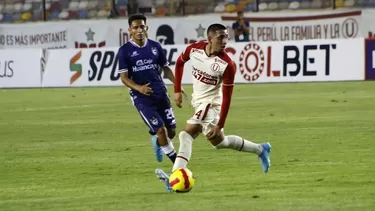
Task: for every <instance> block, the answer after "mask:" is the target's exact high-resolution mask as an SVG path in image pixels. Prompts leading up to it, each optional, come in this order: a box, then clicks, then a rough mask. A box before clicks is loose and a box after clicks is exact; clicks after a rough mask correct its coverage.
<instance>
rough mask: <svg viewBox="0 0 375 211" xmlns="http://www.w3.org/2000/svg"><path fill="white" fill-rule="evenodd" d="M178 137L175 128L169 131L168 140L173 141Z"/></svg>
mask: <svg viewBox="0 0 375 211" xmlns="http://www.w3.org/2000/svg"><path fill="white" fill-rule="evenodd" d="M175 136H176V130H175V129H174V128H169V129H168V138H169V139H173V138H174V137H175Z"/></svg>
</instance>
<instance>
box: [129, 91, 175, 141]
mask: <svg viewBox="0 0 375 211" xmlns="http://www.w3.org/2000/svg"><path fill="white" fill-rule="evenodd" d="M133 102H134V106H135V107H136V108H137V110H138V112H139V114H140V115H141V117H142V119H143V121H144V122H145V124H146V125H147V127H148V128H149V133H150V134H151V135H155V134H156V132H157V130H158V129H159V128H161V127H164V126H165V127H166V128H176V118H175V116H174V113H173V109H172V106H171V102H170V100H169V97H168V96H166V97H165V98H162V99H152V98H150V97H147V96H141V97H139V96H134V97H133Z"/></svg>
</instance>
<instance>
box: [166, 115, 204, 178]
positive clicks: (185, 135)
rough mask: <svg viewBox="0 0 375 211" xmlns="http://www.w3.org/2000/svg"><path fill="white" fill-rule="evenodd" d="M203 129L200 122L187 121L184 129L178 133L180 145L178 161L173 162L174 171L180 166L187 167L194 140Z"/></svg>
mask: <svg viewBox="0 0 375 211" xmlns="http://www.w3.org/2000/svg"><path fill="white" fill-rule="evenodd" d="M201 131H202V126H201V125H200V124H192V122H190V124H189V123H187V124H186V125H185V128H184V130H183V131H181V132H180V133H179V134H178V138H179V140H180V147H179V149H178V153H177V157H176V161H175V162H174V164H173V168H172V172H174V171H175V170H176V169H179V168H186V167H187V164H188V163H189V160H190V158H191V152H192V148H193V140H194V139H196V138H197V137H198V136H199V134H200V133H201Z"/></svg>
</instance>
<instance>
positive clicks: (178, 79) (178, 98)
mask: <svg viewBox="0 0 375 211" xmlns="http://www.w3.org/2000/svg"><path fill="white" fill-rule="evenodd" d="M193 45H194V44H192V45H189V46H188V47H186V49H185V50H184V52H182V54H181V55H180V56H179V57H178V59H177V61H176V65H175V76H174V77H175V82H174V93H175V99H174V100H175V103H176V105H177V106H178V107H179V108H181V107H182V106H181V103H182V92H183V89H182V86H181V83H182V76H183V73H184V65H185V63H186V62H187V61H189V60H190V51H191V49H192V48H193Z"/></svg>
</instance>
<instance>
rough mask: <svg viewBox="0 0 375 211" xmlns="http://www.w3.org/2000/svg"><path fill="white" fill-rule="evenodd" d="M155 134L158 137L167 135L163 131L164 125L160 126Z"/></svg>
mask: <svg viewBox="0 0 375 211" xmlns="http://www.w3.org/2000/svg"><path fill="white" fill-rule="evenodd" d="M156 134H157V136H158V137H166V136H167V133H166V132H165V128H164V127H160V128H159V129H158V130H157V131H156Z"/></svg>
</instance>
